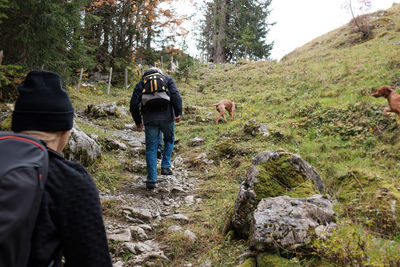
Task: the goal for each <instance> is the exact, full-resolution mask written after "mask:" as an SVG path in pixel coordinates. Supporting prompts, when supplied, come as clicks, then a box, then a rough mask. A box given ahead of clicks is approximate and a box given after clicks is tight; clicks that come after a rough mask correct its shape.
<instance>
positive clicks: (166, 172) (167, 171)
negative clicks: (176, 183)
mask: <svg viewBox="0 0 400 267" xmlns="http://www.w3.org/2000/svg"><path fill="white" fill-rule="evenodd" d="M161 174H162V175H172V174H173V172H172V171H171V169H170V168H161Z"/></svg>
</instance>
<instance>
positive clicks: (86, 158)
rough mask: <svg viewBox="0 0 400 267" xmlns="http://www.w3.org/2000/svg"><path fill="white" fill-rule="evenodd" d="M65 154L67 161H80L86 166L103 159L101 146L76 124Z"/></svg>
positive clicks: (64, 151)
mask: <svg viewBox="0 0 400 267" xmlns="http://www.w3.org/2000/svg"><path fill="white" fill-rule="evenodd" d="M63 154H64V157H65V158H66V159H69V160H75V161H79V162H81V163H82V164H83V165H84V166H89V165H90V164H92V163H94V162H95V161H97V160H100V159H101V149H100V146H99V145H98V144H97V143H96V141H94V140H93V139H92V138H90V137H89V136H88V135H87V134H86V133H85V132H83V131H81V130H80V129H79V128H78V126H77V125H76V124H74V127H73V128H72V130H71V136H70V138H69V141H68V144H67V146H66V147H65V148H64V150H63Z"/></svg>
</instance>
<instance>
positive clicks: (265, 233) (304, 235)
mask: <svg viewBox="0 0 400 267" xmlns="http://www.w3.org/2000/svg"><path fill="white" fill-rule="evenodd" d="M332 207H333V205H332V203H331V202H330V200H328V199H326V198H324V197H322V196H321V195H314V196H312V197H306V198H291V197H289V196H279V197H270V198H264V199H262V200H261V201H260V203H258V206H257V209H256V210H255V211H254V213H253V220H252V221H251V226H250V233H249V240H250V247H251V248H252V249H253V250H256V251H278V250H280V251H283V252H296V251H297V250H299V249H303V248H305V247H307V245H309V244H310V243H311V241H312V240H313V238H314V237H317V236H318V235H317V233H316V232H315V229H316V228H318V227H323V228H324V229H327V230H328V231H329V230H331V229H334V228H335V227H336V224H334V223H333V220H334V214H335V213H334V211H333V208H332Z"/></svg>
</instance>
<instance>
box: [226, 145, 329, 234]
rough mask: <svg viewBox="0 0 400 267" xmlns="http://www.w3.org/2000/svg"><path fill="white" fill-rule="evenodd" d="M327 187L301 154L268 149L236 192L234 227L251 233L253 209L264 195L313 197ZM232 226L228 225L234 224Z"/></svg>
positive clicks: (232, 222)
mask: <svg viewBox="0 0 400 267" xmlns="http://www.w3.org/2000/svg"><path fill="white" fill-rule="evenodd" d="M323 191H324V183H323V181H322V179H321V177H320V176H319V174H318V173H317V171H316V170H315V169H314V168H313V167H312V166H311V165H310V164H309V163H307V162H306V161H305V160H303V159H302V158H301V157H300V156H299V155H295V154H291V153H288V152H273V151H264V152H261V153H259V154H258V155H257V156H256V157H255V158H254V160H253V162H252V165H251V166H250V168H249V169H248V171H247V174H246V179H245V180H244V181H243V182H242V184H241V185H240V188H239V191H238V194H237V196H236V200H235V204H234V208H233V212H232V214H231V222H230V227H231V228H233V229H234V230H235V232H236V233H237V234H238V235H239V236H241V237H243V238H247V237H248V232H249V229H250V222H251V220H252V217H253V211H254V210H255V209H256V208H257V205H258V203H259V202H260V201H261V199H263V198H268V197H276V196H283V195H288V196H290V197H295V198H301V197H310V196H313V195H314V194H318V193H322V192H323ZM230 227H228V228H230Z"/></svg>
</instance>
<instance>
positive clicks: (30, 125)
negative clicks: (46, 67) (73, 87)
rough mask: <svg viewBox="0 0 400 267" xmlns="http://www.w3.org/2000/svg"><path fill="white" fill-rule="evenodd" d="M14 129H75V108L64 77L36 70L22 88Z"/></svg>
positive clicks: (50, 130)
mask: <svg viewBox="0 0 400 267" xmlns="http://www.w3.org/2000/svg"><path fill="white" fill-rule="evenodd" d="M18 91H19V96H18V99H17V102H16V103H15V108H14V112H13V116H12V125H11V128H12V130H13V131H15V132H20V131H29V130H34V131H43V132H55V131H67V130H70V129H72V126H73V120H74V109H73V107H72V103H71V100H70V99H69V96H68V93H67V91H65V90H64V89H63V88H62V87H61V77H60V76H59V75H58V74H57V73H54V72H50V71H43V70H38V71H32V72H30V73H29V74H28V75H27V76H26V78H25V81H24V82H23V83H21V84H20V86H19V87H18Z"/></svg>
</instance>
